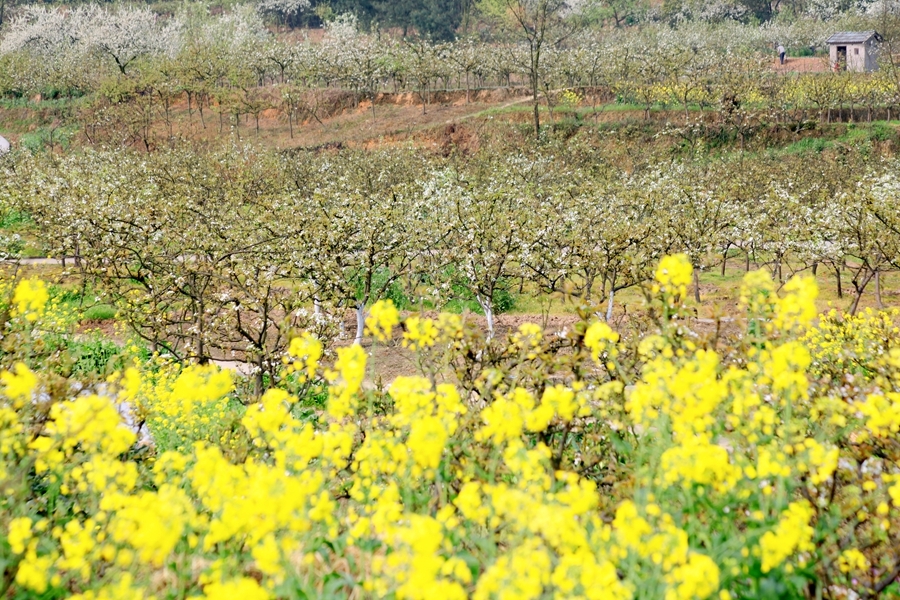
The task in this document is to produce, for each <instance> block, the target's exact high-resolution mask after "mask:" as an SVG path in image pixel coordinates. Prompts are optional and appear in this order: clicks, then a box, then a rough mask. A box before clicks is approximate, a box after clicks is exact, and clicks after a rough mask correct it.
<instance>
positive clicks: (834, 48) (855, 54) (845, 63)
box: [825, 30, 883, 73]
mask: <svg viewBox="0 0 900 600" xmlns="http://www.w3.org/2000/svg"><path fill="white" fill-rule="evenodd" d="M881 41H883V40H882V37H881V36H880V35H879V34H878V32H877V31H875V30H872V31H842V32H840V33H835V34H834V35H832V36H831V37H830V38H828V39H827V40H825V43H826V44H828V55H829V58H830V63H831V68H832V69H833V70H835V71H856V72H858V73H868V72H870V71H877V70H878V44H879V43H880V42H881Z"/></svg>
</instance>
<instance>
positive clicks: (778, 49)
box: [776, 44, 784, 64]
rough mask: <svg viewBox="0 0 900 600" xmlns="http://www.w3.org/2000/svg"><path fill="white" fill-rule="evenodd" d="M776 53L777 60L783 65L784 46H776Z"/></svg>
mask: <svg viewBox="0 0 900 600" xmlns="http://www.w3.org/2000/svg"><path fill="white" fill-rule="evenodd" d="M776 52H778V60H780V61H781V64H784V46H782V45H781V44H778V48H777V49H776Z"/></svg>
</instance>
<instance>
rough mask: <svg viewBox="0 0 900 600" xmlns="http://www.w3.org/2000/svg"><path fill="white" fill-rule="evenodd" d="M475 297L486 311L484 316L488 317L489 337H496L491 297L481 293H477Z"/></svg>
mask: <svg viewBox="0 0 900 600" xmlns="http://www.w3.org/2000/svg"><path fill="white" fill-rule="evenodd" d="M475 298H476V299H477V300H478V305H479V306H481V310H483V311H484V317H485V319H487V327H488V339H489V340H491V339H493V338H494V307H493V306H491V301H490V299H488V298H483V297H482V296H481V294H476V296H475Z"/></svg>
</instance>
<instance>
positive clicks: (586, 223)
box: [0, 146, 900, 381]
mask: <svg viewBox="0 0 900 600" xmlns="http://www.w3.org/2000/svg"><path fill="white" fill-rule="evenodd" d="M735 167H736V166H735V165H731V164H725V163H714V164H705V165H679V164H671V165H669V164H667V165H664V166H657V167H652V166H642V167H639V168H637V169H636V170H635V171H634V172H630V173H626V172H623V171H621V170H620V169H618V168H614V167H612V166H610V165H607V164H605V163H603V162H602V161H600V162H598V161H597V159H596V156H595V155H594V154H593V153H592V152H591V150H590V148H587V147H580V146H573V147H570V148H562V147H559V148H552V149H549V150H547V149H545V150H540V151H539V150H534V151H527V152H521V151H518V152H513V151H510V152H495V151H491V152H483V153H479V154H476V155H475V156H472V157H469V158H466V159H462V158H452V159H426V158H423V157H422V156H421V155H420V153H416V152H413V151H410V150H390V151H377V152H369V153H363V152H350V151H348V152H340V153H336V154H328V155H303V156H299V157H284V156H279V155H275V154H269V153H258V152H253V151H250V150H231V151H228V152H224V153H219V154H214V155H207V156H204V155H198V154H196V153H192V152H187V151H182V150H175V151H167V152H159V153H154V154H152V155H150V156H149V157H148V156H140V155H134V154H127V153H126V154H123V153H113V152H88V153H86V154H84V155H78V156H70V157H67V158H65V159H62V160H58V161H53V160H50V159H48V158H34V157H29V156H21V157H18V158H13V159H11V160H10V161H9V162H8V164H6V165H5V167H4V168H5V172H4V174H3V175H4V177H3V178H2V183H0V185H2V189H0V197H3V198H9V199H10V200H9V202H11V203H12V204H11V206H8V207H7V209H11V208H15V210H18V211H25V212H27V213H28V214H30V215H32V216H33V218H34V219H35V221H36V223H37V225H38V226H39V227H40V228H41V230H42V235H44V236H45V238H46V239H47V240H48V243H50V244H51V245H52V246H53V249H54V253H55V255H57V256H69V257H73V256H74V257H77V259H78V262H77V264H78V266H79V268H80V269H81V271H82V272H83V275H84V276H85V278H86V281H88V282H92V284H94V285H96V286H97V287H98V289H100V290H102V291H103V292H104V293H106V294H108V295H109V296H110V298H111V299H112V300H114V301H115V302H116V303H117V305H119V306H120V307H121V308H120V310H121V312H120V314H121V316H122V317H123V318H124V319H125V320H127V321H128V322H129V323H130V324H131V326H132V328H133V329H134V331H135V332H136V333H137V334H138V335H140V336H141V337H143V338H145V339H147V340H148V341H150V342H152V343H153V344H154V345H155V346H156V347H157V348H161V349H165V350H167V351H169V352H171V353H172V354H174V355H176V356H178V357H195V358H198V359H200V360H209V359H210V358H226V359H228V358H234V359H240V360H247V361H250V362H253V363H255V364H257V365H258V367H259V373H260V377H262V374H263V373H265V372H268V371H270V370H271V369H273V368H274V367H275V362H274V361H276V360H277V358H278V356H279V355H280V353H281V352H282V351H283V349H284V347H285V344H286V342H287V340H288V339H289V336H290V334H291V333H292V332H293V331H295V330H296V329H298V328H302V329H315V330H317V331H319V332H320V333H321V335H323V336H325V337H328V336H331V335H337V334H338V333H339V330H340V328H341V327H342V325H341V323H342V317H343V315H344V314H345V312H346V311H354V312H355V313H356V316H357V329H356V331H355V334H353V335H354V337H355V338H356V339H357V341H358V340H360V339H361V337H362V334H363V330H362V326H363V325H362V324H363V321H364V318H365V315H366V310H367V307H368V306H369V305H371V304H372V303H373V302H375V301H377V300H378V299H381V298H385V297H390V298H392V299H394V300H395V301H396V302H397V303H398V304H401V305H405V306H407V307H409V308H430V307H442V306H444V305H445V304H446V303H447V302H450V301H463V302H471V303H472V305H473V306H474V305H475V304H476V303H477V305H479V306H480V307H481V309H482V310H483V312H484V313H485V315H486V316H487V326H488V328H489V330H490V331H491V332H492V331H493V327H494V323H493V315H494V313H495V311H496V310H497V309H498V308H502V306H501V305H502V299H503V298H504V292H506V291H508V290H509V289H510V288H511V287H515V286H518V287H519V288H520V289H527V290H530V291H531V292H533V293H535V294H538V295H539V296H540V297H541V298H549V297H551V295H552V294H554V293H556V292H565V293H566V294H569V295H572V296H573V297H575V298H580V300H579V302H582V303H585V304H586V305H592V304H594V303H603V304H604V305H605V306H604V308H603V309H602V312H604V313H605V314H606V315H607V318H609V317H610V316H611V315H612V313H613V309H614V305H615V298H616V294H618V293H619V292H620V291H622V290H624V289H627V288H629V287H631V286H634V285H637V284H640V283H642V282H643V281H645V280H647V279H648V277H650V276H651V275H652V269H653V268H654V266H655V264H656V262H657V260H658V258H659V257H660V256H662V255H665V254H670V253H674V252H684V253H687V254H688V256H690V258H691V261H692V262H693V264H694V266H695V268H696V269H697V270H699V271H702V270H708V269H712V268H719V267H721V268H722V269H723V270H724V268H725V262H726V261H727V260H729V259H730V260H738V261H745V262H746V265H745V266H746V268H748V269H749V268H750V264H751V263H753V264H755V265H756V264H758V265H766V266H768V267H769V268H770V269H771V271H772V272H773V273H774V274H775V276H776V277H777V278H778V279H779V280H784V279H786V278H787V277H788V275H789V274H791V273H793V272H796V271H799V270H803V269H812V270H814V271H815V270H817V269H829V270H830V271H831V272H832V273H833V274H834V276H835V277H836V278H837V283H838V287H839V289H840V290H841V294H843V288H845V287H850V288H852V302H851V304H850V308H851V309H852V310H855V309H856V307H857V305H858V302H859V298H860V297H861V296H862V295H863V293H864V292H865V291H866V290H867V289H868V288H869V286H870V284H873V282H874V285H875V286H876V291H877V292H878V298H879V302H880V292H881V290H880V277H881V274H882V273H884V272H885V271H887V270H893V269H895V268H898V267H900V209H898V208H897V206H896V203H895V202H894V199H895V198H896V193H897V189H896V188H897V183H896V178H895V176H894V175H893V173H894V172H895V170H896V168H897V164H896V163H895V162H888V163H880V162H879V163H872V164H867V163H866V162H865V161H864V159H862V158H858V157H857V158H848V157H846V156H843V157H842V156H837V157H834V158H831V159H829V158H823V159H822V163H821V164H820V165H817V167H816V169H810V168H809V165H808V163H807V162H806V161H805V160H802V159H782V160H778V161H775V160H769V159H763V158H758V159H752V160H751V159H747V160H745V161H744V162H743V163H742V165H741V168H735ZM735 256H737V257H738V258H735ZM848 280H849V281H848ZM694 294H695V295H696V296H697V299H698V300H699V298H700V288H699V280H695V289H694ZM596 310H601V309H599V308H598V309H596ZM260 381H262V380H261V379H260Z"/></svg>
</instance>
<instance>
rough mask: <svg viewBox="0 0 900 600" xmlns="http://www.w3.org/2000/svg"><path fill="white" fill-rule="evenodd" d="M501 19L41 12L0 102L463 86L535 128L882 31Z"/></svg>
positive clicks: (716, 95) (294, 100) (270, 99)
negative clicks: (427, 27) (523, 94)
mask: <svg viewBox="0 0 900 600" xmlns="http://www.w3.org/2000/svg"><path fill="white" fill-rule="evenodd" d="M485 10H487V9H485ZM493 14H495V17H496V22H497V23H500V24H502V26H498V31H501V32H503V33H502V35H501V36H500V37H499V38H498V40H497V41H492V42H490V43H486V42H483V41H478V40H475V39H472V38H466V39H461V40H458V41H455V42H447V43H431V42H427V41H425V40H423V39H416V40H409V39H401V38H396V37H390V36H386V35H377V34H369V33H363V32H361V31H360V30H359V28H358V27H357V22H356V20H355V19H354V18H351V17H341V18H337V19H335V20H333V21H331V22H330V23H329V25H328V27H327V28H326V33H325V37H324V40H322V41H317V42H315V43H313V42H308V41H306V42H300V43H293V42H288V41H284V40H279V39H276V38H273V37H272V36H271V35H270V34H269V32H268V31H267V29H266V27H265V25H264V23H263V21H262V19H261V17H260V15H259V13H258V11H255V10H249V9H240V8H238V9H235V10H234V11H232V12H229V13H226V14H225V15H222V16H218V17H210V16H208V15H206V14H205V9H204V8H202V7H197V6H194V7H189V8H186V9H184V10H183V11H182V12H180V13H179V14H178V15H176V16H174V17H172V18H170V19H168V20H164V21H163V20H160V19H158V18H157V17H155V16H154V15H153V13H151V12H150V11H149V10H147V9H126V8H120V9H117V10H111V9H108V8H101V7H99V6H98V5H84V6H82V7H78V8H73V9H71V10H70V11H68V12H67V13H65V14H63V13H61V12H59V11H57V10H50V9H45V8H41V7H34V8H29V9H28V10H25V11H23V12H22V13H21V14H20V15H19V17H17V18H16V19H15V20H13V21H12V22H11V23H9V25H8V26H7V27H5V28H4V29H3V37H2V41H0V95H7V96H9V95H13V96H16V95H33V94H36V93H43V94H49V95H51V96H52V95H57V94H73V95H83V94H94V96H93V98H94V99H95V101H96V102H98V103H99V104H100V106H101V107H107V106H109V105H118V104H122V103H129V102H130V103H132V104H136V105H137V106H138V107H140V108H141V109H142V110H143V109H144V107H146V106H150V107H153V106H154V105H156V106H158V107H160V108H162V109H163V110H164V111H165V113H166V116H167V117H168V114H169V113H168V109H169V107H170V106H171V105H172V104H173V103H174V102H176V101H178V100H182V101H183V100H184V99H186V100H187V104H188V109H189V112H191V110H192V108H194V107H197V108H199V109H200V111H201V113H200V117H201V119H202V118H203V113H202V110H203V108H204V106H205V107H207V108H212V107H213V106H215V107H217V108H219V109H220V110H219V112H220V113H225V114H230V115H240V114H245V115H246V114H255V115H256V116H257V117H258V115H259V113H260V112H261V111H262V110H265V109H266V108H271V107H279V108H282V109H283V113H284V114H285V116H286V117H287V118H288V120H290V121H291V124H292V125H293V121H294V119H295V118H298V117H299V118H304V117H306V118H308V117H309V114H308V113H309V112H310V107H312V110H314V109H315V106H316V105H317V104H318V103H319V99H318V98H317V97H316V98H312V99H311V98H310V96H315V95H316V93H318V92H321V91H322V90H332V89H340V90H345V91H348V92H350V93H352V95H353V97H354V98H355V99H356V100H360V99H363V98H367V97H368V98H374V97H375V96H376V95H377V94H378V93H380V92H385V91H393V92H397V91H410V92H415V93H417V94H418V95H419V97H420V98H421V100H422V103H423V106H425V105H427V103H428V102H429V98H430V96H431V94H432V93H433V92H434V91H436V90H448V89H457V90H462V89H465V90H466V92H467V97H468V92H470V91H471V90H472V89H475V88H484V87H501V86H502V87H507V86H511V85H523V86H527V87H528V89H529V91H530V92H531V95H532V97H533V103H534V112H535V131H538V130H539V128H540V117H539V113H538V104H539V103H540V102H541V101H545V102H547V103H548V104H552V102H553V92H554V91H555V90H559V89H561V88H582V89H586V90H589V91H590V92H592V95H593V96H595V97H602V98H609V97H613V96H615V97H618V98H619V99H622V100H626V101H631V102H636V103H639V104H643V105H645V106H647V107H648V109H649V106H650V105H652V104H654V103H659V102H660V101H664V102H669V101H674V102H678V103H683V104H684V105H685V106H686V105H687V104H690V103H698V104H701V105H703V104H706V105H716V104H718V103H724V105H726V106H728V107H731V108H733V107H735V106H737V105H738V104H741V105H747V104H753V103H756V104H759V103H760V101H761V100H764V99H765V96H766V94H767V92H768V90H769V89H770V88H773V87H774V88H777V87H778V83H777V82H775V81H773V79H775V78H774V77H773V76H772V74H771V72H770V70H769V68H768V59H770V58H771V45H772V42H773V41H775V40H777V41H779V42H781V43H784V44H788V45H795V46H804V47H805V46H810V45H820V44H821V42H822V40H824V39H825V37H827V35H828V34H829V33H830V32H831V31H832V30H833V28H834V27H835V26H840V27H847V28H854V27H856V28H863V27H871V26H873V24H872V23H871V22H866V21H865V20H860V17H852V18H850V17H848V19H850V20H848V21H847V22H844V23H838V24H835V23H824V22H821V21H802V20H801V21H798V22H796V23H794V24H788V25H779V24H773V25H768V26H764V27H749V26H744V25H740V24H738V23H730V24H725V25H721V26H717V27H711V26H701V25H698V24H685V25H682V26H680V27H678V28H670V27H668V26H655V27H647V28H642V29H640V30H621V31H614V32H609V31H604V30H597V29H590V28H583V27H581V26H582V25H584V24H585V23H586V22H587V16H586V15H587V14H588V13H587V12H586V11H580V12H579V11H575V12H573V11H571V10H569V9H567V8H566V5H565V3H564V2H562V0H533V1H532V0H529V1H527V2H526V1H525V0H521V1H519V0H504V2H501V3H500V4H498V5H497V6H496V7H495V13H493ZM853 19H855V20H853ZM884 62H885V63H889V62H890V61H884ZM885 66H886V67H888V68H886V75H885V76H884V77H883V78H882V79H881V80H879V81H878V83H877V85H875V86H874V87H875V88H877V89H878V90H882V91H885V90H886V91H887V93H888V94H889V95H896V93H895V90H896V89H897V81H898V78H897V77H896V76H895V75H896V73H895V72H894V69H892V68H889V67H891V66H892V65H891V64H885ZM782 87H783V86H782ZM807 87H809V88H812V87H815V86H814V85H810V86H807ZM832 87H833V86H832ZM869 87H872V86H869ZM275 88H278V89H275ZM831 89H832V88H830V87H829V88H828V90H827V91H826V93H824V96H823V94H819V95H818V96H816V97H815V98H810V97H805V98H799V99H797V98H794V99H793V105H795V106H797V105H801V106H802V105H804V103H805V105H806V106H811V105H816V106H819V105H822V101H821V99H820V98H819V96H823V97H825V98H826V101H831V100H830V99H832V97H834V96H835V94H834V93H832V91H831ZM794 95H795V96H796V93H795V94H794ZM807 96H815V94H814V93H811V94H807ZM882 96H884V94H882ZM873 99H874V100H877V101H878V102H879V103H880V104H881V105H884V104H887V105H891V104H892V103H893V102H894V100H893V98H892V97H891V98H882V97H879V98H877V99H876V98H874V96H873ZM839 102H840V103H842V102H843V100H840V101H839ZM776 103H777V102H776ZM782 103H787V100H785V101H784V102H782ZM91 109H92V110H96V109H97V106H96V105H94V106H92V107H91ZM729 110H730V109H729ZM107 118H108V116H107V115H106V114H100V115H99V119H100V120H101V121H102V120H104V119H107ZM139 120H140V119H139ZM145 120H146V119H145Z"/></svg>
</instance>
